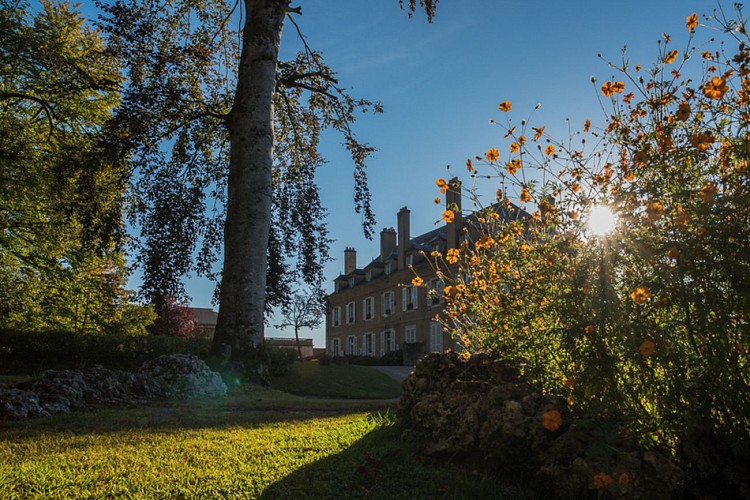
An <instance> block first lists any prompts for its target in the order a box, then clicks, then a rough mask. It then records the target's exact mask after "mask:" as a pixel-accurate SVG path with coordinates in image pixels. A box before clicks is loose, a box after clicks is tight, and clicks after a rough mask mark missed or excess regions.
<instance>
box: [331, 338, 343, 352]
mask: <svg viewBox="0 0 750 500" xmlns="http://www.w3.org/2000/svg"><path fill="white" fill-rule="evenodd" d="M331 356H341V339H339V338H338V337H337V338H335V339H331Z"/></svg>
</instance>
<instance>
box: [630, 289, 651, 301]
mask: <svg viewBox="0 0 750 500" xmlns="http://www.w3.org/2000/svg"><path fill="white" fill-rule="evenodd" d="M649 297H651V290H649V289H648V287H645V286H639V287H638V288H636V289H635V290H634V291H633V293H631V294H630V298H631V299H633V302H635V303H636V304H644V303H645V302H646V301H647V300H648V298H649Z"/></svg>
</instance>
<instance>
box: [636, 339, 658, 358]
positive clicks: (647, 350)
mask: <svg viewBox="0 0 750 500" xmlns="http://www.w3.org/2000/svg"><path fill="white" fill-rule="evenodd" d="M655 349H656V344H654V343H653V341H651V340H644V341H643V342H641V347H639V348H638V352H640V353H641V356H643V357H644V358H647V357H649V356H651V355H652V354H653V353H654V350H655Z"/></svg>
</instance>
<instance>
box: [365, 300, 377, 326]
mask: <svg viewBox="0 0 750 500" xmlns="http://www.w3.org/2000/svg"><path fill="white" fill-rule="evenodd" d="M368 312H369V314H368ZM374 317H375V297H367V298H366V299H365V300H363V301H362V319H363V320H365V321H369V320H371V319H372V318H374Z"/></svg>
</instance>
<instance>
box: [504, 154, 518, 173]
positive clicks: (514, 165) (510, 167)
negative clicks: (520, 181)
mask: <svg viewBox="0 0 750 500" xmlns="http://www.w3.org/2000/svg"><path fill="white" fill-rule="evenodd" d="M520 166H521V160H519V159H518V158H515V159H513V160H511V161H509V162H508V163H506V164H505V170H507V171H508V173H509V174H511V175H515V174H516V172H517V171H518V168H519V167H520Z"/></svg>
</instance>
